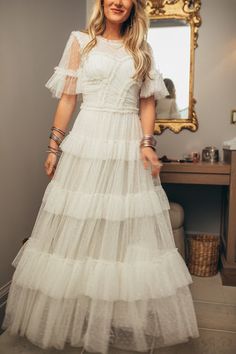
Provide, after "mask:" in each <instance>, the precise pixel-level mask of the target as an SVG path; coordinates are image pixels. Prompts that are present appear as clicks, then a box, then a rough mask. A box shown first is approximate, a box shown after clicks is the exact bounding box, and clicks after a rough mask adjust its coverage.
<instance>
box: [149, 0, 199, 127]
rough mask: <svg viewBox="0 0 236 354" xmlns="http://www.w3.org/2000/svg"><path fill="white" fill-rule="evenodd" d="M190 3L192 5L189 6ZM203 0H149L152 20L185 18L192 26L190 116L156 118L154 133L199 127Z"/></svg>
mask: <svg viewBox="0 0 236 354" xmlns="http://www.w3.org/2000/svg"><path fill="white" fill-rule="evenodd" d="M189 3H192V6H191V7H189ZM200 8H201V0H194V1H192V2H191V1H190V0H147V1H146V8H145V9H146V11H147V13H148V16H149V18H150V20H157V19H171V18H173V19H181V20H185V21H186V22H187V23H188V24H189V25H190V28H191V43H190V48H191V49H190V80H189V117H188V119H171V121H170V120H168V119H156V121H155V128H154V134H161V133H162V132H163V131H164V130H165V129H170V130H171V131H173V132H174V133H179V132H180V131H181V130H182V129H189V130H191V131H192V132H194V131H196V130H197V129H198V121H197V116H196V112H195V110H194V106H195V104H196V100H195V99H194V97H193V87H194V54H195V49H196V48H197V46H198V44H197V40H198V28H199V27H200V25H201V17H200V15H199V11H200Z"/></svg>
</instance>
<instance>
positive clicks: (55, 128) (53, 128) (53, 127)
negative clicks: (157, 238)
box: [51, 126, 66, 136]
mask: <svg viewBox="0 0 236 354" xmlns="http://www.w3.org/2000/svg"><path fill="white" fill-rule="evenodd" d="M51 130H56V131H57V132H58V133H61V134H62V135H63V136H65V135H66V132H65V131H64V130H61V129H59V128H57V127H55V126H52V128H51Z"/></svg>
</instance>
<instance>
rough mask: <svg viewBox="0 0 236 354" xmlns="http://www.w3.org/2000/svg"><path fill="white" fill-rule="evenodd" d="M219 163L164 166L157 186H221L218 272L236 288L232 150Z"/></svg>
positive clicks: (235, 159) (234, 159) (234, 158)
mask: <svg viewBox="0 0 236 354" xmlns="http://www.w3.org/2000/svg"><path fill="white" fill-rule="evenodd" d="M223 152H224V158H223V162H216V163H209V162H197V163H189V162H184V163H179V162H170V163H164V164H163V166H162V169H161V173H160V179H161V183H181V184H204V185H219V186H222V206H221V226H220V239H221V248H220V265H221V266H220V272H221V278H222V283H223V285H231V286H236V150H225V149H224V150H223Z"/></svg>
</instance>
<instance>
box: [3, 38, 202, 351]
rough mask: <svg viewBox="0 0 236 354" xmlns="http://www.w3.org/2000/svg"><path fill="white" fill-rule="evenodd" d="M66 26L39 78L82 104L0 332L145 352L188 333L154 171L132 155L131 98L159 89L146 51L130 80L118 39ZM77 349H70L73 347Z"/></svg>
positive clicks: (189, 311)
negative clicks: (61, 43)
mask: <svg viewBox="0 0 236 354" xmlns="http://www.w3.org/2000/svg"><path fill="white" fill-rule="evenodd" d="M88 41H89V35H88V34H86V33H83V32H81V31H72V32H71V34H70V36H69V38H68V41H67V43H66V47H65V49H64V52H63V55H62V57H61V60H60V62H59V64H58V66H56V67H55V72H54V73H53V75H52V76H51V77H50V79H49V80H48V82H47V83H46V87H47V88H49V89H50V90H51V92H52V95H53V97H56V98H60V97H61V95H62V93H63V92H64V93H67V94H80V93H82V95H83V96H82V97H83V102H82V104H81V109H80V112H79V114H78V116H77V117H76V120H75V122H74V125H73V127H72V129H71V130H70V132H69V134H67V136H66V137H65V139H64V140H63V142H62V144H61V149H62V155H61V157H60V159H59V161H58V165H57V168H56V171H55V174H54V176H53V178H52V179H51V180H50V182H49V183H48V186H47V188H46V190H45V193H44V196H43V198H42V204H41V206H40V209H39V212H38V216H37V218H36V222H35V225H34V227H33V230H32V234H31V237H30V238H29V239H28V241H27V242H26V243H25V244H24V245H23V246H22V247H21V249H20V250H19V252H18V254H17V255H16V257H15V259H14V260H13V262H12V265H13V266H14V267H15V268H16V269H15V272H14V274H13V278H12V283H11V287H10V292H9V296H8V301H7V307H6V314H5V318H4V322H3V325H2V328H4V329H8V331H9V332H10V333H11V334H17V335H21V336H26V337H27V338H28V339H29V340H30V341H31V342H32V343H34V344H36V345H37V346H39V347H41V348H49V347H55V348H57V349H63V348H64V346H65V344H68V345H71V346H74V347H80V348H81V347H83V350H84V349H86V350H87V351H89V352H96V353H102V354H108V353H109V347H116V348H121V349H125V350H133V351H140V352H145V351H147V350H149V349H154V348H158V347H162V346H168V345H174V344H177V343H181V342H186V341H188V339H189V338H190V337H198V336H199V332H198V326H197V321H196V316H195V311H194V307H193V300H192V296H191V293H190V290H189V287H188V285H189V284H190V283H192V277H191V275H190V273H189V271H188V268H187V266H186V264H185V262H184V260H183V258H182V256H181V255H180V253H179V252H178V249H177V248H176V246H175V242H174V237H173V233H172V229H171V224H170V219H169V202H168V199H167V196H166V194H165V191H164V189H163V188H162V186H161V183H160V179H159V176H158V177H157V178H156V179H155V178H153V177H152V176H151V171H150V169H147V170H145V169H144V167H143V163H142V161H141V158H140V152H139V142H140V139H141V138H142V135H143V133H142V128H141V122H140V117H139V97H148V96H151V95H154V97H155V99H158V98H160V97H164V96H165V95H166V94H167V91H166V88H165V86H164V82H163V79H162V76H161V74H160V73H159V72H158V70H157V69H156V66H155V61H154V58H153V54H152V69H151V72H150V75H151V77H152V80H151V79H149V78H146V80H145V81H144V82H141V81H139V80H136V81H135V80H133V79H132V78H131V76H132V75H133V73H134V64H133V59H132V57H131V55H130V54H129V53H128V52H127V51H126V50H125V48H124V45H123V43H122V41H121V40H107V39H105V38H103V37H102V36H97V44H96V46H95V47H94V48H93V49H92V50H91V52H89V55H88V56H87V57H82V58H81V52H82V49H83V47H84V46H85V45H86V43H87V42H88ZM78 353H80V349H79V348H78Z"/></svg>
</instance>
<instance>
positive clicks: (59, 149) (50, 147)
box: [48, 145, 61, 151]
mask: <svg viewBox="0 0 236 354" xmlns="http://www.w3.org/2000/svg"><path fill="white" fill-rule="evenodd" d="M48 148H49V149H52V150H55V151H61V148H60V146H59V147H58V149H57V148H54V147H53V146H50V145H48Z"/></svg>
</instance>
